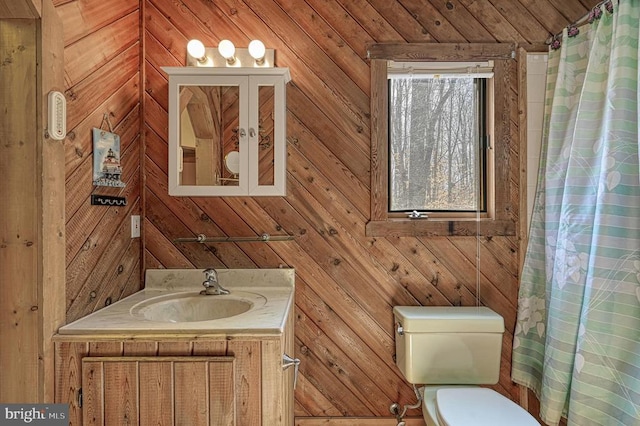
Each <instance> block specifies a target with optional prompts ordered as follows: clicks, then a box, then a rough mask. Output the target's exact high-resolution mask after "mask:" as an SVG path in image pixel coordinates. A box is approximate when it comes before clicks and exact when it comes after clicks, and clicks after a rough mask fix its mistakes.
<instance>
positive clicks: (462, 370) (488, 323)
mask: <svg viewBox="0 0 640 426" xmlns="http://www.w3.org/2000/svg"><path fill="white" fill-rule="evenodd" d="M393 314H394V317H395V324H396V326H395V328H396V331H395V340H396V364H397V365H398V368H400V371H402V374H404V376H405V378H406V379H407V381H408V382H409V383H413V384H495V383H497V382H498V379H499V376H500V353H501V351H502V334H503V333H504V320H503V318H502V317H501V316H500V315H498V314H497V313H495V312H494V311H492V310H491V309H489V308H487V307H484V306H480V307H475V306H474V307H449V306H447V307H445V306H396V307H394V308H393Z"/></svg>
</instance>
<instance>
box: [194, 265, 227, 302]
mask: <svg viewBox="0 0 640 426" xmlns="http://www.w3.org/2000/svg"><path fill="white" fill-rule="evenodd" d="M204 277H205V280H204V282H203V283H202V285H203V286H204V290H202V291H201V292H200V294H204V295H209V296H211V295H220V294H229V290H227V289H226V288H224V287H222V286H221V285H220V283H219V282H218V272H216V270H215V269H213V268H209V269H205V270H204Z"/></svg>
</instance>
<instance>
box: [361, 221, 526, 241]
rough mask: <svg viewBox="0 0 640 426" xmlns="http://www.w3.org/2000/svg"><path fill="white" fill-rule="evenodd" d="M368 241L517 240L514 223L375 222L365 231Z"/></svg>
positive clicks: (369, 223) (371, 222)
mask: <svg viewBox="0 0 640 426" xmlns="http://www.w3.org/2000/svg"><path fill="white" fill-rule="evenodd" d="M365 235H366V236H367V237H453V236H460V237H462V236H466V237H469V236H476V235H479V236H484V237H489V236H492V237H493V236H515V235H516V224H515V222H514V221H512V220H494V219H480V221H479V222H478V221H476V220H475V219H470V220H463V219H462V220H449V219H388V220H372V221H369V222H368V223H367V225H366V227H365Z"/></svg>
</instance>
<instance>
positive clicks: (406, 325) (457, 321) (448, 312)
mask: <svg viewBox="0 0 640 426" xmlns="http://www.w3.org/2000/svg"><path fill="white" fill-rule="evenodd" d="M393 314H394V316H395V318H396V321H397V322H399V323H400V324H402V328H403V330H404V332H405V333H419V332H427V333H503V332H504V319H503V318H502V316H500V315H499V314H497V313H496V312H494V311H492V310H491V309H489V308H487V307H485V306H395V307H394V308H393Z"/></svg>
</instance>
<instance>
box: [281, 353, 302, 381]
mask: <svg viewBox="0 0 640 426" xmlns="http://www.w3.org/2000/svg"><path fill="white" fill-rule="evenodd" d="M292 365H293V371H294V373H293V388H294V389H295V388H296V383H297V382H298V368H299V367H300V360H299V359H298V358H291V357H290V356H289V355H287V354H283V355H282V369H283V370H286V369H287V368H289V367H291V366H292Z"/></svg>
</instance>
